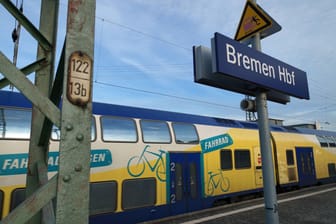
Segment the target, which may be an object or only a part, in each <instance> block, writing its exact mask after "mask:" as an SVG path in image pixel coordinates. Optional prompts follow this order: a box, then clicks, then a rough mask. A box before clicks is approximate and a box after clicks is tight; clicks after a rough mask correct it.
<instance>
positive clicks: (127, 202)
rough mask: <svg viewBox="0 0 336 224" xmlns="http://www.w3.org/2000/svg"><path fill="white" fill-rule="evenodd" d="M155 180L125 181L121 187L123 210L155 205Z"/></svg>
mask: <svg viewBox="0 0 336 224" xmlns="http://www.w3.org/2000/svg"><path fill="white" fill-rule="evenodd" d="M155 201H156V180H155V178H141V179H130V180H125V181H124V182H123V186H122V207H123V209H132V208H140V207H145V206H152V205H155Z"/></svg>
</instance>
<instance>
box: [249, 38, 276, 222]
mask: <svg viewBox="0 0 336 224" xmlns="http://www.w3.org/2000/svg"><path fill="white" fill-rule="evenodd" d="M252 48H254V49H256V50H258V51H261V44H260V34H259V33H257V34H256V35H255V37H254V41H253V42H252ZM256 106H257V113H258V126H259V141H260V150H261V160H262V173H263V183H264V201H265V215H266V222H265V223H272V224H278V223H279V213H278V202H277V195H276V190H275V179H274V165H273V158H272V147H271V133H270V128H269V122H268V108H267V94H266V92H265V91H263V90H262V89H260V90H258V92H257V94H256Z"/></svg>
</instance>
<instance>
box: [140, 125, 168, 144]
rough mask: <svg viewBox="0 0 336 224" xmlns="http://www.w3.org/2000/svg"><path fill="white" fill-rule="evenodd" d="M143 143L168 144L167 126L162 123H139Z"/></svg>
mask: <svg viewBox="0 0 336 224" xmlns="http://www.w3.org/2000/svg"><path fill="white" fill-rule="evenodd" d="M141 130H142V137H143V141H144V142H146V143H170V142H171V137H170V132H169V129H168V125H167V123H166V122H164V121H149V120H142V121H141Z"/></svg>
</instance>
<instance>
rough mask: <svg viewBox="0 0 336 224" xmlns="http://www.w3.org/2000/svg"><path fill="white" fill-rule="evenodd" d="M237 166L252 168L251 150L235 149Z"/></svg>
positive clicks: (239, 167) (238, 167) (237, 167)
mask: <svg viewBox="0 0 336 224" xmlns="http://www.w3.org/2000/svg"><path fill="white" fill-rule="evenodd" d="M234 157H235V168H236V169H248V168H251V157H250V151H249V150H247V149H246V150H245V149H237V150H235V151H234Z"/></svg>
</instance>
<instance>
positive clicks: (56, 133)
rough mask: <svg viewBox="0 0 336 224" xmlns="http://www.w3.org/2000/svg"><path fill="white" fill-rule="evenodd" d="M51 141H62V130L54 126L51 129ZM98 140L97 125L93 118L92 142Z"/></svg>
mask: <svg viewBox="0 0 336 224" xmlns="http://www.w3.org/2000/svg"><path fill="white" fill-rule="evenodd" d="M51 139H52V140H55V141H59V140H60V139H61V130H60V129H59V128H58V127H56V126H55V125H53V127H52V129H51ZM95 139H96V124H95V119H94V117H92V122H91V141H94V140H95Z"/></svg>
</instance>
